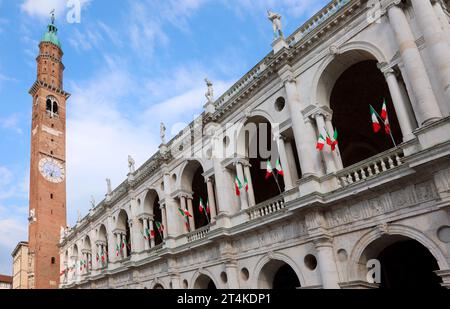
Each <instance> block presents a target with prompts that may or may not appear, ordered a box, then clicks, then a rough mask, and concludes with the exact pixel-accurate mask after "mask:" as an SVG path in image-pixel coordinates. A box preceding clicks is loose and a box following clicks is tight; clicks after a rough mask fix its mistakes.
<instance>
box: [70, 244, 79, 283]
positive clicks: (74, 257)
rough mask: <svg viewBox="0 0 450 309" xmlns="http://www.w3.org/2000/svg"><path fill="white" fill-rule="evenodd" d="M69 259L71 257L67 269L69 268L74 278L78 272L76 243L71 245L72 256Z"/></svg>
mask: <svg viewBox="0 0 450 309" xmlns="http://www.w3.org/2000/svg"><path fill="white" fill-rule="evenodd" d="M70 259H71V265H70V267H69V269H70V272H71V273H72V278H76V276H77V273H78V268H79V265H78V259H79V257H78V246H77V245H76V244H75V245H73V248H72V256H71V257H70Z"/></svg>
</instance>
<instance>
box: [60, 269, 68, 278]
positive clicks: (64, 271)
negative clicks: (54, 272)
mask: <svg viewBox="0 0 450 309" xmlns="http://www.w3.org/2000/svg"><path fill="white" fill-rule="evenodd" d="M66 271H67V269H64V270H63V271H62V272H60V273H59V276H60V277H61V276H63V275H64V274H65V273H66Z"/></svg>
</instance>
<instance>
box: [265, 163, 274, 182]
mask: <svg viewBox="0 0 450 309" xmlns="http://www.w3.org/2000/svg"><path fill="white" fill-rule="evenodd" d="M272 176H273V167H272V164H271V163H270V160H267V168H266V180H268V179H269V178H270V177H272Z"/></svg>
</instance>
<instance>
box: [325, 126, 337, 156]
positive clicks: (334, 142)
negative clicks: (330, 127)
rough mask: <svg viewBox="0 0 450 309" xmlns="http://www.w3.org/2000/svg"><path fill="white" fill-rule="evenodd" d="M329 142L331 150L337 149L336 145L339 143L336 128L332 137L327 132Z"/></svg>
mask: <svg viewBox="0 0 450 309" xmlns="http://www.w3.org/2000/svg"><path fill="white" fill-rule="evenodd" d="M327 144H328V145H330V147H331V151H335V150H336V146H337V145H338V131H337V129H335V130H334V134H333V137H330V136H329V135H328V132H327Z"/></svg>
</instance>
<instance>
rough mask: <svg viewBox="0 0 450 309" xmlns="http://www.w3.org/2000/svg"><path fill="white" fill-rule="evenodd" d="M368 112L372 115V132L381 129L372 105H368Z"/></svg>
mask: <svg viewBox="0 0 450 309" xmlns="http://www.w3.org/2000/svg"><path fill="white" fill-rule="evenodd" d="M370 114H371V115H372V127H373V132H375V133H378V132H380V130H381V125H380V122H379V121H378V117H377V112H376V111H375V109H374V108H373V107H372V105H370Z"/></svg>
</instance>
